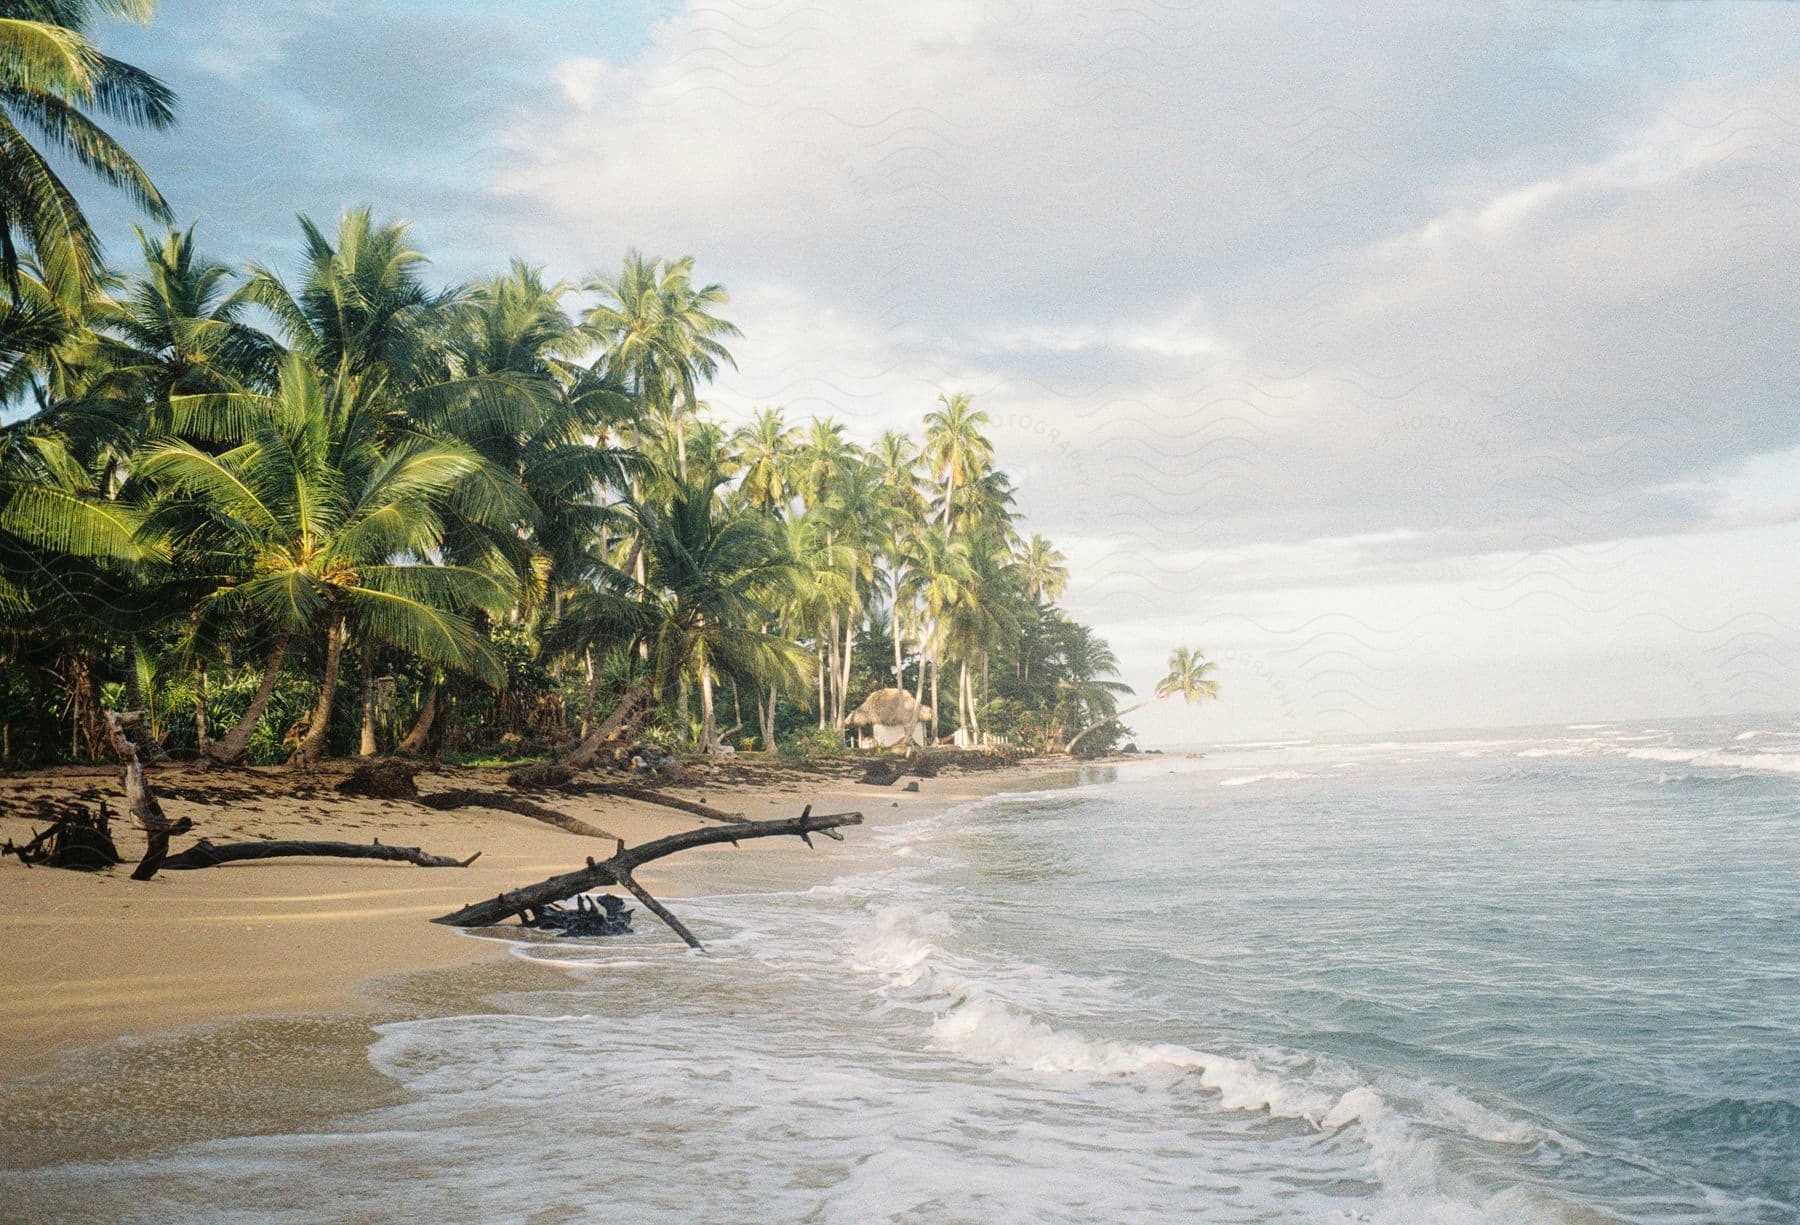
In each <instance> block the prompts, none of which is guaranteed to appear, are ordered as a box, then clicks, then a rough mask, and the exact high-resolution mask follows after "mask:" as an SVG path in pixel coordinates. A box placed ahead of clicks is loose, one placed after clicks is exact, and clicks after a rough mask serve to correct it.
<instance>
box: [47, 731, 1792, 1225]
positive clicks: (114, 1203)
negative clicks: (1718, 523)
mask: <svg viewBox="0 0 1800 1225" xmlns="http://www.w3.org/2000/svg"><path fill="white" fill-rule="evenodd" d="M1069 782H1070V783H1071V785H1069V786H1065V787H1053V788H1046V789H1042V790H1037V791H1032V792H1026V793H1017V794H1009V795H1002V796H997V797H993V798H990V799H987V800H983V801H979V802H974V803H970V804H967V805H964V806H962V807H960V808H957V809H955V810H953V811H950V812H948V813H945V814H942V815H940V816H936V817H933V818H930V819H926V820H920V821H914V822H911V823H908V824H900V825H887V826H875V827H872V828H868V829H863V830H853V831H850V832H849V840H848V841H847V842H846V843H845V844H843V845H838V844H830V845H829V846H828V847H827V848H826V849H825V850H823V851H821V853H820V854H818V855H816V856H808V857H799V856H796V857H792V858H793V859H795V860H798V861H799V863H800V870H798V871H797V872H796V873H795V874H792V875H790V876H788V877H785V878H782V879H775V880H771V881H764V882H762V884H761V887H759V888H755V889H748V890H746V889H744V888H743V887H741V886H738V887H735V888H734V890H733V891H731V892H723V891H722V892H718V893H713V894H709V895H706V896H702V897H697V898H690V899H684V900H683V901H682V902H680V903H679V904H677V905H676V909H677V910H678V911H679V913H680V914H681V915H682V917H683V918H685V919H686V920H687V921H688V923H689V924H690V926H692V927H694V928H695V929H696V931H697V932H698V933H699V934H700V936H701V937H702V939H704V940H706V941H707V943H708V946H709V952H708V953H707V954H706V955H703V956H702V955H694V954H690V953H687V952H685V951H683V950H682V949H681V948H680V947H679V946H678V945H677V944H676V943H675V941H674V939H673V937H672V936H670V935H669V934H668V933H667V932H665V931H663V930H662V929H661V928H660V927H659V925H657V924H655V922H654V920H652V919H650V918H649V916H646V915H643V914H641V913H640V914H639V915H638V919H639V933H638V934H636V935H634V936H631V937H627V938H623V939H613V940H599V941H569V940H557V939H552V938H543V939H536V938H532V939H527V940H522V941H515V942H514V945H513V949H514V952H515V953H516V954H517V955H518V956H519V957H521V958H528V959H531V960H534V961H541V962H546V963H553V964H554V965H555V966H556V967H558V970H557V972H556V973H555V974H554V975H552V976H548V977H542V976H540V977H537V978H535V979H533V980H532V981H534V982H536V983H537V986H535V987H533V988H531V989H526V990H518V991H507V992H504V993H499V994H495V995H493V996H491V997H489V998H487V999H485V1000H483V1001H482V1006H481V1007H480V1008H479V1009H478V1010H475V1011H473V1012H471V1013H469V1014H467V1015H457V1016H448V1017H441V1018H435V1019H426V1020H412V1021H403V1022H398V1023H394V1024H389V1025H384V1026H382V1027H381V1029H380V1031H379V1033H378V1036H377V1037H376V1040H375V1041H374V1043H373V1045H372V1046H370V1047H369V1049H368V1051H367V1058H368V1060H369V1061H370V1063H371V1064H372V1065H373V1067H374V1068H375V1069H378V1070H379V1072H380V1073H381V1074H382V1075H383V1076H384V1077H385V1078H387V1079H389V1080H390V1081H391V1082H392V1084H393V1085H394V1086H395V1088H396V1090H397V1092H396V1094H395V1100H393V1101H391V1102H388V1103H385V1104H381V1105H378V1106H375V1107H371V1108H361V1109H357V1110H355V1111H352V1112H350V1113H349V1114H347V1115H345V1116H343V1117H341V1118H335V1119H333V1120H331V1121H330V1122H329V1123H328V1124H327V1125H314V1126H312V1127H310V1128H309V1130H307V1131H305V1132H304V1133H302V1134H270V1135H256V1136H240V1137H234V1138H228V1139H213V1140H205V1141H201V1142H195V1143H184V1144H179V1145H175V1146H172V1147H170V1148H169V1149H167V1150H166V1151H162V1152H160V1153H159V1154H158V1155H156V1156H154V1157H153V1158H150V1159H148V1160H144V1159H134V1160H131V1161H129V1162H126V1161H82V1162H68V1163H63V1164H60V1165H56V1166H52V1167H49V1168H45V1169H40V1170H37V1171H32V1172H29V1173H27V1174H25V1175H23V1178H24V1179H25V1180H26V1181H27V1182H28V1183H29V1184H30V1185H31V1186H33V1187H35V1188H37V1190H38V1191H39V1192H42V1191H44V1190H45V1189H46V1188H49V1187H56V1188H59V1194H67V1195H68V1196H70V1197H71V1199H70V1202H76V1201H79V1200H82V1199H84V1198H88V1199H92V1200H93V1202H96V1203H107V1204H110V1205H111V1207H110V1208H109V1209H107V1210H106V1212H105V1213H103V1214H102V1215H109V1214H117V1215H121V1216H124V1217H128V1218H130V1217H138V1218H141V1219H158V1220H169V1219H181V1220H217V1221H227V1220H229V1221H289V1220H293V1221H312V1220H337V1219H343V1220H432V1221H490V1220H491V1221H512V1220H521V1221H523V1220H530V1221H544V1222H549V1221H564V1220H619V1221H721V1222H735V1221H757V1222H772V1221H782V1222H786V1221H808V1222H866V1221H908V1222H961V1221H969V1222H984V1223H993V1222H1132V1221H1163V1220H1173V1219H1182V1220H1198V1221H1217V1222H1278V1221H1279V1222H1285V1221H1333V1222H1336V1221H1371V1222H1407V1223H1412V1222H1478V1221H1479V1222H1486V1221H1498V1222H1589V1221H1618V1220H1624V1221H1644V1222H1791V1221H1794V1220H1796V1219H1797V1218H1800V888H1797V882H1800V722H1796V720H1794V719H1793V718H1791V717H1769V716H1766V717H1763V718H1761V719H1752V720H1690V721H1654V722H1643V723H1639V722H1626V723H1613V724H1590V725H1578V726H1567V727H1562V726H1559V727H1554V728H1532V729H1522V730H1509V731H1496V732H1469V733H1459V734H1456V735H1418V736H1402V737H1387V738H1380V739H1375V738H1365V739H1361V740H1347V739H1334V740H1315V741H1307V740H1297V741H1289V742H1282V743H1262V744H1236V745H1216V746H1210V747H1209V748H1208V749H1207V752H1206V755H1205V756H1204V757H1203V758H1200V759H1191V758H1188V757H1185V756H1181V755H1175V754H1171V755H1167V756H1148V757H1145V758H1143V759H1141V760H1140V761H1138V762H1134V763H1131V764H1128V765H1122V766H1118V767H1109V768H1105V769H1104V770H1097V771H1093V772H1090V773H1088V774H1086V775H1084V776H1081V777H1077V778H1072V779H1070V780H1069ZM880 794H881V793H880V792H877V791H873V790H871V796H872V797H873V798H872V800H871V804H872V805H873V804H874V803H878V802H879V797H880ZM741 854H742V855H744V856H745V857H746V859H745V862H750V860H749V858H748V857H749V856H751V855H753V854H754V852H753V850H752V849H750V848H748V847H747V848H746V849H745V850H744V851H743V852H741Z"/></svg>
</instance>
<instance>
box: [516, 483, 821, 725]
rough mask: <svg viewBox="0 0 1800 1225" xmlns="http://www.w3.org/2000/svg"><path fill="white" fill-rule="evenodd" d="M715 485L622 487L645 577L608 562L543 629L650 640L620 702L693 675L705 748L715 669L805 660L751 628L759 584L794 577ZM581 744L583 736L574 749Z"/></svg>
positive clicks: (780, 673)
mask: <svg viewBox="0 0 1800 1225" xmlns="http://www.w3.org/2000/svg"><path fill="white" fill-rule="evenodd" d="M718 488H719V481H718V479H717V477H716V476H715V477H711V478H709V479H707V480H704V481H700V482H696V483H692V484H688V485H683V486H677V487H676V490H675V492H674V494H673V496H671V497H670V498H669V499H667V500H666V501H651V500H644V499H637V498H631V497H627V498H626V499H625V501H624V510H625V513H626V514H628V515H629V516H630V517H631V519H632V520H633V522H634V523H635V525H636V527H637V533H638V538H639V539H640V540H641V541H642V544H643V555H644V560H645V572H646V577H645V579H644V581H643V582H641V583H640V582H639V581H638V580H637V579H636V578H635V577H634V576H633V575H632V574H630V573H629V572H627V571H625V570H623V569H612V570H611V571H610V572H609V573H608V574H607V575H606V578H605V581H604V582H603V583H601V584H598V585H596V586H595V587H594V588H593V589H592V590H591V591H589V592H585V593H580V594H577V595H576V596H573V597H571V598H570V601H569V603H568V605H567V606H566V608H565V609H564V615H563V620H562V621H561V622H559V623H558V625H556V626H554V627H552V629H551V630H550V631H549V634H548V640H549V642H550V644H551V645H552V646H553V648H555V649H558V650H561V651H564V652H569V651H572V650H575V649H579V648H582V647H585V646H588V645H605V646H616V645H623V644H624V643H626V642H628V641H632V640H638V641H643V642H645V643H647V644H648V646H649V648H650V649H649V651H648V652H647V654H648V663H649V670H648V675H647V676H645V677H643V678H642V679H641V681H640V683H639V685H638V686H635V687H634V689H633V690H631V691H628V693H627V695H626V698H625V699H624V700H623V701H622V703H621V705H624V704H626V703H630V704H631V705H633V706H635V705H636V704H637V703H638V702H639V701H641V694H642V693H643V692H645V691H650V692H662V691H665V690H666V689H667V688H668V687H669V686H671V685H674V684H677V683H680V682H681V681H683V680H684V679H685V678H690V677H691V678H693V679H695V680H697V681H698V682H699V687H700V718H701V747H702V749H703V750H704V751H705V752H708V753H712V752H715V751H717V749H718V748H719V740H718V718H717V713H716V710H715V704H714V700H713V685H714V681H715V678H716V677H717V676H719V675H720V674H726V675H731V676H736V677H742V678H745V679H751V680H755V679H763V678H770V677H779V678H781V679H783V680H785V681H789V682H791V681H793V679H794V678H795V676H796V675H797V673H798V671H799V669H800V668H801V667H802V666H803V660H804V656H803V655H802V654H801V653H800V651H799V650H798V649H797V648H796V647H795V646H794V645H793V644H792V643H791V642H788V641H786V640H784V639H782V638H778V637H776V636H775V635H773V634H769V633H767V632H765V631H763V630H762V629H760V628H758V627H759V626H760V625H761V624H762V623H763V622H764V621H765V620H766V618H767V615H768V610H767V604H766V602H765V598H766V597H765V591H766V589H767V588H768V587H770V586H776V587H786V586H788V585H790V584H791V583H792V581H793V573H792V565H791V563H790V562H789V560H788V558H787V556H786V552H785V550H784V549H783V548H782V547H781V542H780V539H779V537H778V536H777V534H776V533H775V532H774V531H773V530H772V528H771V526H770V524H769V521H768V520H767V519H765V518H763V517H762V516H759V515H756V514H753V513H750V512H747V511H736V512H734V511H732V510H731V509H730V508H729V507H727V506H726V505H725V504H724V503H723V502H722V500H721V499H720V498H718V497H717V496H716V494H717V490H718ZM616 713H617V712H616V711H615V715H616ZM607 723H609V724H610V723H613V719H611V718H609V719H608V721H607ZM601 726H602V727H603V728H604V727H606V726H607V724H602V725H601ZM615 726H616V724H615ZM591 738H592V737H591V736H590V739H591ZM586 747H587V746H586V744H585V742H584V745H583V746H582V747H581V748H578V749H577V751H576V755H577V757H579V755H580V754H581V753H582V752H583V751H584V749H586ZM596 747H597V746H596Z"/></svg>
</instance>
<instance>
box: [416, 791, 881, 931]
mask: <svg viewBox="0 0 1800 1225" xmlns="http://www.w3.org/2000/svg"><path fill="white" fill-rule="evenodd" d="M860 824H862V814H861V813H860V812H837V813H826V814H822V815H820V816H814V815H813V811H812V806H811V805H810V804H809V805H807V807H806V808H805V809H804V810H803V811H802V812H801V813H800V815H799V816H797V817H788V818H785V819H783V820H780V821H746V822H744V823H743V824H741V825H738V824H733V825H715V826H709V827H707V828H705V829H690V830H684V831H682V832H681V833H679V834H670V835H669V836H668V837H667V838H658V839H656V840H655V841H653V842H645V843H642V844H640V845H638V846H634V847H627V846H626V845H625V844H624V843H623V842H620V843H619V845H618V849H617V850H615V851H614V852H613V853H612V855H611V857H610V858H607V859H603V860H600V861H598V862H596V861H594V860H592V859H589V860H588V861H587V867H585V868H577V869H576V870H575V871H573V872H564V873H563V874H562V875H560V876H552V877H551V878H550V879H549V880H544V881H539V882H538V883H537V884H535V885H527V886H525V887H524V888H523V889H514V890H511V891H509V892H507V893H502V894H501V895H500V896H498V897H495V898H490V899H489V900H487V901H485V902H471V903H469V904H468V905H467V906H464V907H463V908H462V909H461V910H458V911H456V912H454V913H452V914H447V915H444V916H442V917H440V918H437V919H433V920H432V922H434V923H443V924H447V925H448V926H451V927H492V926H493V925H495V924H496V923H502V922H505V921H506V920H507V919H511V918H515V917H518V918H526V917H527V916H528V912H538V913H541V912H543V911H544V910H545V909H546V908H547V907H548V906H549V905H550V904H551V903H553V902H561V901H562V900H563V899H565V898H571V897H574V896H576V895H577V894H582V893H587V892H589V891H590V890H593V889H601V888H605V887H606V886H609V885H617V886H619V887H620V888H622V889H624V890H626V891H627V892H629V893H630V894H631V895H632V896H633V897H635V898H637V900H638V901H640V902H642V903H643V904H644V906H645V908H646V909H647V910H649V911H650V913H651V914H653V915H655V916H656V917H657V918H659V919H661V920H662V921H663V922H664V923H667V924H668V925H669V929H670V930H671V931H673V932H674V933H675V934H676V935H677V936H680V937H681V938H682V939H683V940H685V941H686V942H687V944H688V947H689V948H696V949H698V948H701V947H702V945H701V943H700V941H699V939H698V938H697V937H695V935H694V933H693V932H691V931H689V930H688V929H687V927H686V925H685V924H683V923H682V921H681V920H680V919H678V918H676V917H675V916H674V915H672V914H670V913H669V910H668V908H667V907H665V906H664V905H663V904H662V903H661V902H659V901H657V900H656V899H655V898H653V897H651V896H650V894H649V893H648V892H646V891H645V889H644V887H643V886H642V885H640V884H638V883H637V881H636V879H635V878H634V877H633V873H634V872H636V870H637V869H638V868H640V867H642V866H643V865H644V864H647V863H649V862H650V861H651V860H654V859H662V858H663V857H665V856H668V855H673V854H675V853H676V852H678V851H686V850H691V849H693V848H694V847H697V846H712V845H715V844H717V843H720V842H730V843H732V844H734V845H735V844H736V843H738V842H741V841H743V840H744V839H746V838H776V837H781V836H783V835H791V836H793V837H796V838H800V839H801V840H803V841H804V842H805V843H806V845H808V846H811V845H812V835H813V834H826V835H828V836H831V837H835V838H840V839H841V838H842V837H843V835H841V834H839V833H837V830H838V828H839V827H840V826H844V825H860Z"/></svg>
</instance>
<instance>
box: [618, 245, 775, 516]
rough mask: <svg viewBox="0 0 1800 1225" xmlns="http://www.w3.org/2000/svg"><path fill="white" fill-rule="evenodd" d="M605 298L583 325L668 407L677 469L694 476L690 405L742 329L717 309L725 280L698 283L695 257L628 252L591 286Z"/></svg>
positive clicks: (642, 389) (726, 360)
mask: <svg viewBox="0 0 1800 1225" xmlns="http://www.w3.org/2000/svg"><path fill="white" fill-rule="evenodd" d="M585 288H586V289H587V291H588V292H590V293H594V294H597V295H599V298H600V301H599V302H598V303H597V304H596V305H595V306H593V307H592V308H591V309H589V311H588V312H587V315H586V316H585V318H584V320H583V327H584V328H585V329H586V331H587V333H588V334H589V336H590V337H592V338H593V340H594V341H596V342H597V343H598V344H600V345H602V346H603V347H604V348H605V350H606V352H607V357H608V360H609V362H610V363H611V364H612V366H613V368H614V369H615V370H616V371H618V372H619V373H620V375H621V376H623V377H624V378H626V379H627V380H628V381H629V382H630V384H631V386H632V389H633V390H634V391H635V392H636V393H637V395H638V396H639V397H641V398H642V399H643V400H644V401H645V403H647V404H649V405H650V406H652V407H653V408H654V409H656V410H658V411H660V412H662V413H663V414H665V415H666V416H667V417H668V418H669V419H670V421H671V423H672V425H673V428H674V432H675V445H676V464H677V466H676V473H675V474H676V476H677V477H679V478H680V479H681V480H683V481H686V480H687V479H688V470H687V442H686V438H685V432H684V431H683V429H682V427H681V423H682V417H683V415H684V411H685V413H686V414H690V415H691V414H692V413H693V412H694V411H695V410H696V409H697V408H698V407H699V397H698V391H697V388H698V385H699V383H700V382H701V381H702V380H707V379H711V378H712V377H713V376H714V375H716V374H717V373H718V372H719V367H720V366H721V365H730V366H733V367H735V366H736V365H737V363H736V361H735V360H734V359H733V358H732V356H731V353H730V351H729V350H728V349H726V348H725V344H724V341H725V340H726V339H728V338H730V337H733V336H737V335H739V334H740V333H739V332H738V329H737V327H736V326H735V325H733V324H731V323H728V322H727V321H725V320H724V319H721V318H720V317H719V316H717V315H716V314H714V313H713V310H714V309H715V308H716V307H720V306H725V305H727V304H729V303H730V301H731V296H730V295H729V294H727V293H726V292H725V288H724V286H722V285H703V286H700V287H698V288H696V287H695V285H694V257H693V256H691V255H689V256H685V257H683V258H681V259H678V260H660V259H656V258H648V259H647V258H645V257H644V256H643V255H642V254H641V253H639V252H637V251H630V252H627V253H626V256H625V264H624V267H623V269H621V271H620V273H619V275H618V276H617V277H600V276H597V277H594V278H592V279H591V280H589V281H588V283H587V285H586V286H585Z"/></svg>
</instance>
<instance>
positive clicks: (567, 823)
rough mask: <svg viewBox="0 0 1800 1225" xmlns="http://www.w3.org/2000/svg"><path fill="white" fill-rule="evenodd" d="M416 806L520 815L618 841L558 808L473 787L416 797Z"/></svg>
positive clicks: (595, 826) (583, 835)
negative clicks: (476, 809)
mask: <svg viewBox="0 0 1800 1225" xmlns="http://www.w3.org/2000/svg"><path fill="white" fill-rule="evenodd" d="M415 802H416V803H419V804H423V805H424V806H425V807H427V808H435V809H437V810H438V811H439V812H449V811H451V810H453V809H457V808H493V809H497V810H499V811H500V812H511V813H517V814H518V815H519V816H521V817H530V818H531V819H532V820H534V821H543V822H545V823H546V824H549V825H554V826H556V827H557V828H558V829H564V830H567V831H569V832H570V833H571V834H580V835H581V836H582V837H584V838H605V839H607V840H608V841H614V842H616V841H618V839H617V838H615V837H614V836H613V835H612V834H609V833H607V832H606V831H605V830H603V829H601V828H600V827H599V826H597V825H589V824H588V823H587V822H586V821H583V820H582V819H581V818H579V817H571V816H569V815H568V814H567V813H562V812H557V811H556V809H554V808H549V807H546V806H545V805H543V804H534V803H532V802H531V801H530V800H527V799H522V798H520V797H519V796H516V795H506V794H504V793H502V792H497V791H478V790H476V789H475V788H473V787H459V788H456V789H455V790H453V791H439V792H437V793H435V794H433V795H421V796H418V797H416V799H415Z"/></svg>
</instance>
